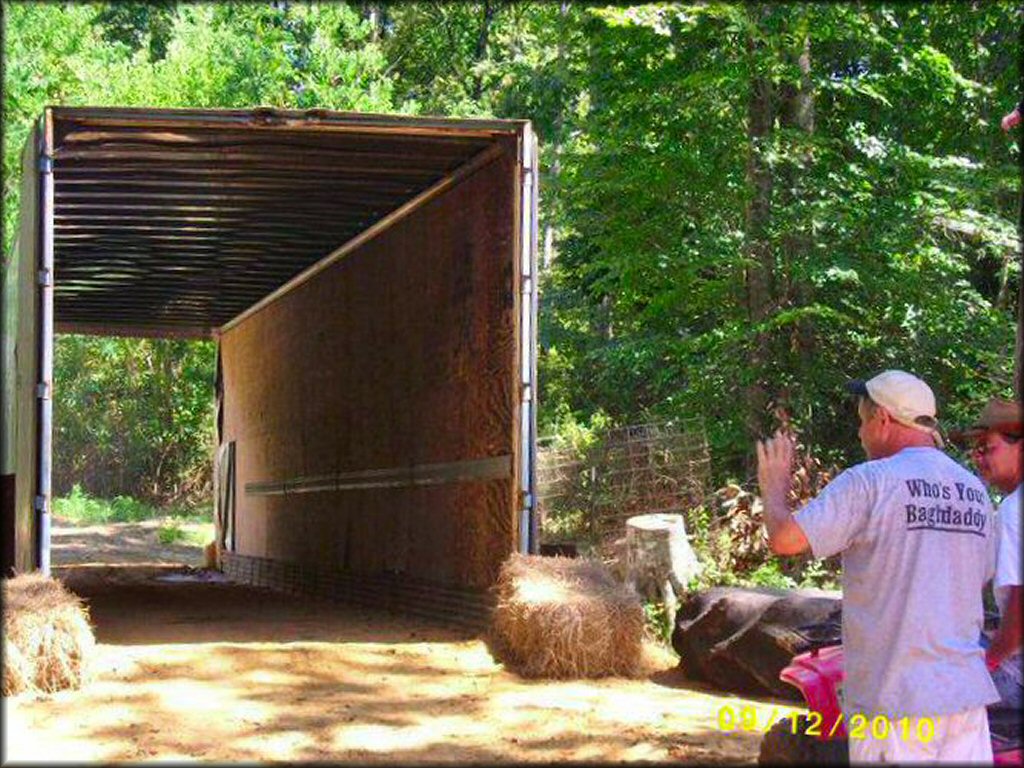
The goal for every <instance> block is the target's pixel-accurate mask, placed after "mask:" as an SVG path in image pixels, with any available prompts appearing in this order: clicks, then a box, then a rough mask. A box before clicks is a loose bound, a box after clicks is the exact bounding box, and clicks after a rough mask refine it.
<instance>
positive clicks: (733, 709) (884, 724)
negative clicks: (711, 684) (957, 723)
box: [718, 704, 935, 744]
mask: <svg viewBox="0 0 1024 768" xmlns="http://www.w3.org/2000/svg"><path fill="white" fill-rule="evenodd" d="M801 716H804V717H806V722H807V724H806V727H804V728H803V734H804V735H805V736H808V737H813V738H834V737H836V736H838V735H842V734H841V731H840V730H839V729H840V728H841V727H842V725H843V713H842V712H840V713H839V717H838V718H836V720H835V722H833V723H832V724H831V725H830V726H829V727H828V728H827V729H826V728H825V725H824V717H823V716H822V714H821V713H820V712H815V711H813V710H811V711H808V710H803V709H790V708H784V707H773V708H772V710H771V712H770V713H769V715H768V718H767V720H765V721H763V722H761V720H760V717H759V715H758V711H757V709H756V708H755V707H753V706H751V705H749V704H744V705H743V706H740V707H737V706H735V705H732V704H725V705H723V706H721V707H719V709H718V728H719V730H722V731H725V732H729V731H748V732H750V731H761V732H763V733H766V732H768V731H769V730H771V728H772V726H773V725H775V723H777V722H778V721H779V720H783V719H788V720H789V723H790V728H791V729H792V732H793V734H794V735H796V734H797V733H798V732H799V730H798V728H799V722H800V717H801ZM890 734H895V735H896V736H897V737H898V738H900V739H902V740H904V741H909V740H910V739H916V740H917V741H919V742H920V743H922V744H927V743H928V742H929V741H931V740H932V739H934V738H935V720H934V719H933V718H930V717H917V718H906V717H903V718H900V719H899V720H890V719H889V718H888V717H886V716H885V715H875V716H874V717H868V716H867V715H862V714H860V713H858V714H855V715H851V716H850V720H849V723H848V726H847V728H846V737H847V738H849V739H854V740H863V739H879V740H880V739H885V738H887V737H888V736H889V735H890Z"/></svg>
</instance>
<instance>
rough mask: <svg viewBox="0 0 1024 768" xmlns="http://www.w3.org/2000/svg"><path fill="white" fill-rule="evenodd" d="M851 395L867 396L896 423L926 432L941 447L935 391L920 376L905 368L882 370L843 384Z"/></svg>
mask: <svg viewBox="0 0 1024 768" xmlns="http://www.w3.org/2000/svg"><path fill="white" fill-rule="evenodd" d="M846 389H847V390H848V391H850V392H852V393H853V394H855V395H863V396H866V397H870V398H871V399H872V400H873V401H874V402H876V403H877V404H878V405H880V406H882V407H883V408H885V410H887V411H888V412H889V414H890V415H891V416H892V417H893V418H894V419H895V420H896V421H898V422H899V423H900V424H905V425H906V426H908V427H912V428H913V429H917V430H920V431H922V432H927V433H929V434H930V435H931V436H932V438H933V439H934V440H935V444H936V445H938V446H939V447H942V437H941V436H940V435H939V420H938V418H937V417H936V408H935V394H934V393H933V392H932V388H931V387H929V386H928V385H927V384H925V383H924V382H923V381H921V379H919V378H917V376H914V375H913V374H910V373H907V372H906V371H898V370H890V371H882V372H881V373H880V374H878V375H877V376H875V377H874V378H871V379H868V380H867V381H865V380H863V379H855V380H853V381H851V382H849V383H848V384H847V385H846Z"/></svg>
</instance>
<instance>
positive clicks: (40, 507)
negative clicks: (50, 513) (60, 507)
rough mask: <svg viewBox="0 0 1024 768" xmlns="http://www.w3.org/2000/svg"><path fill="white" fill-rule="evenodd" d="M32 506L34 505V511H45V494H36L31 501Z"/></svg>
mask: <svg viewBox="0 0 1024 768" xmlns="http://www.w3.org/2000/svg"><path fill="white" fill-rule="evenodd" d="M33 506H34V507H35V510H36V512H45V511H46V497H45V496H36V498H35V502H34V503H33Z"/></svg>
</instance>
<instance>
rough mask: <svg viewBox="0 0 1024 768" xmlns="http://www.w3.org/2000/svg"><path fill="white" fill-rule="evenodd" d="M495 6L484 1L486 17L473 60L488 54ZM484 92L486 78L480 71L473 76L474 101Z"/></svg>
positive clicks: (481, 58) (478, 59)
mask: <svg viewBox="0 0 1024 768" xmlns="http://www.w3.org/2000/svg"><path fill="white" fill-rule="evenodd" d="M494 11H495V6H493V5H492V4H491V3H490V0H487V1H486V2H484V17H483V20H482V21H481V23H480V34H479V35H477V39H476V51H475V54H474V56H473V60H474V61H475V62H476V63H477V64H479V63H480V62H482V61H483V60H484V58H485V57H486V56H487V41H488V39H489V38H490V34H491V22H492V21H493V20H494ZM483 92H484V80H483V77H482V76H481V75H480V74H479V72H478V73H477V74H476V75H474V76H473V101H480V97H481V96H482V95H483Z"/></svg>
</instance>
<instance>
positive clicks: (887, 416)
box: [875, 407, 892, 427]
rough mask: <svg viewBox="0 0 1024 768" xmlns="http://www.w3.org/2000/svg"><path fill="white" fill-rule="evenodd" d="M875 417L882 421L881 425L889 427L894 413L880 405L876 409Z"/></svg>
mask: <svg viewBox="0 0 1024 768" xmlns="http://www.w3.org/2000/svg"><path fill="white" fill-rule="evenodd" d="M875 418H876V419H878V420H879V421H880V422H881V426H883V427H888V426H889V425H890V424H892V414H891V413H889V411H887V410H886V409H885V408H882V407H878V408H877V409H875Z"/></svg>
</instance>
